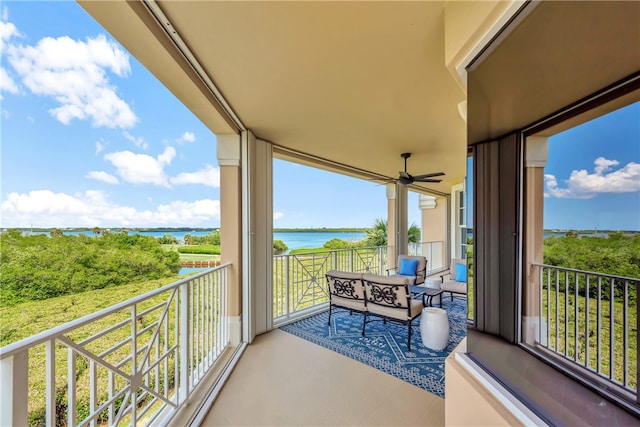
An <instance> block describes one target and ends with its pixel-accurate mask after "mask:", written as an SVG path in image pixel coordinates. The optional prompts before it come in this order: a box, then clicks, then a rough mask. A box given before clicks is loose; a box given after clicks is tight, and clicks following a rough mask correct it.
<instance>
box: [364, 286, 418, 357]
mask: <svg viewBox="0 0 640 427" xmlns="http://www.w3.org/2000/svg"><path fill="white" fill-rule="evenodd" d="M365 282H366V283H367V284H369V285H370V286H371V288H372V290H373V291H372V295H371V296H369V292H368V291H367V286H366V285H365V289H364V293H365V303H366V306H369V305H370V304H374V305H379V306H381V307H388V308H401V307H402V304H401V303H399V302H397V299H396V294H397V291H398V290H399V289H400V288H404V290H405V292H406V295H407V317H408V319H407V320H400V319H396V318H393V317H389V316H385V315H383V314H378V313H373V312H371V311H369V310H366V311H364V312H363V314H364V321H363V322H362V336H365V328H366V325H367V322H372V321H375V320H380V319H370V320H367V317H368V316H376V317H379V318H381V319H382V320H383V321H384V322H385V323H386V322H387V320H388V321H390V322H395V323H399V324H402V325H407V349H408V350H409V351H411V325H412V323H413V321H414V320H415V319H417V318H418V317H420V314H418V315H417V316H416V317H414V318H411V293H410V292H409V285H391V284H384V283H375V282H371V281H369V280H364V279H363V285H364V284H365ZM389 290H392V291H393V292H389ZM420 313H421V314H422V312H420Z"/></svg>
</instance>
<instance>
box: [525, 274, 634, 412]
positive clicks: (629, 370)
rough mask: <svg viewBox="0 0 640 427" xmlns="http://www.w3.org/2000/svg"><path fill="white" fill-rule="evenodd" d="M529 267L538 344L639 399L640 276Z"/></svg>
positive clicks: (597, 380) (592, 375)
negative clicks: (533, 272) (535, 288)
mask: <svg viewBox="0 0 640 427" xmlns="http://www.w3.org/2000/svg"><path fill="white" fill-rule="evenodd" d="M533 266H534V267H535V268H536V269H537V271H538V275H537V277H538V280H539V289H540V302H539V304H540V305H539V310H540V318H541V327H539V328H538V331H539V332H538V337H537V340H536V341H537V345H539V346H540V347H542V348H544V349H545V350H546V351H548V352H550V353H552V354H554V355H555V356H557V357H559V358H560V359H562V360H563V361H565V362H569V363H570V364H572V365H574V366H575V367H576V369H578V370H579V371H584V373H585V374H586V375H587V376H591V377H593V378H595V381H596V382H599V383H602V382H604V383H605V385H606V384H608V385H609V387H610V388H617V389H619V391H620V392H619V393H617V394H619V395H621V396H622V397H624V398H627V399H630V400H632V401H637V400H638V394H637V385H638V364H637V361H638V323H637V322H638V318H639V317H638V304H637V295H638V294H637V292H638V287H639V285H640V279H637V278H630V277H621V276H613V275H608V274H601V273H595V272H592V271H582V270H575V269H571V268H561V267H556V266H551V265H545V264H533ZM611 386H614V387H611Z"/></svg>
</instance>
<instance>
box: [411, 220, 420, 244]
mask: <svg viewBox="0 0 640 427" xmlns="http://www.w3.org/2000/svg"><path fill="white" fill-rule="evenodd" d="M418 242H420V229H419V228H418V226H417V225H416V223H415V222H412V223H411V226H410V227H409V243H418Z"/></svg>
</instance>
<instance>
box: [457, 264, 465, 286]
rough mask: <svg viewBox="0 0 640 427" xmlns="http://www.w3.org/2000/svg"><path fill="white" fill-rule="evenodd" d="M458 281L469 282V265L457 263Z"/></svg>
mask: <svg viewBox="0 0 640 427" xmlns="http://www.w3.org/2000/svg"><path fill="white" fill-rule="evenodd" d="M456 282H463V283H467V266H466V265H464V264H456Z"/></svg>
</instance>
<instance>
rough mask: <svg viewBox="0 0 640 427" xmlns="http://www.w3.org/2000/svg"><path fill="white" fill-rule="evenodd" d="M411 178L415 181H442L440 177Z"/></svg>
mask: <svg viewBox="0 0 640 427" xmlns="http://www.w3.org/2000/svg"><path fill="white" fill-rule="evenodd" d="M413 180H414V181H416V182H442V180H441V179H432V178H418V177H414V178H413Z"/></svg>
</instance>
